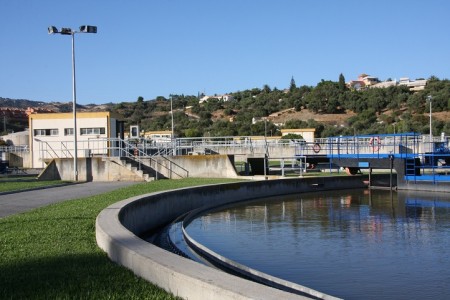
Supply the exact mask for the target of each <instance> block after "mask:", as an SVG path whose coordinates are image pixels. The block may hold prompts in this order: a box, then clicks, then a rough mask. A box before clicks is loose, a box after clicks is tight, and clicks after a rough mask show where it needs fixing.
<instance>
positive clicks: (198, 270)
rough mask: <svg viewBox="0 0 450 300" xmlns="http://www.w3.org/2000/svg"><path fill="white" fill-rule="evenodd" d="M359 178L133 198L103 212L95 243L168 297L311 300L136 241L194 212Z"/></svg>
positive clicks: (358, 182) (354, 183)
mask: <svg viewBox="0 0 450 300" xmlns="http://www.w3.org/2000/svg"><path fill="white" fill-rule="evenodd" d="M366 179H367V178H366V177H364V176H353V177H339V178H336V177H333V178H332V179H327V178H325V177H320V178H319V177H316V178H304V179H298V178H294V179H282V180H268V181H253V182H238V183H230V184H220V185H208V186H201V187H192V188H184V189H178V190H172V191H166V192H160V193H152V194H146V195H141V196H138V197H133V198H130V199H127V200H123V201H121V202H118V203H115V204H113V205H111V206H109V207H107V208H106V209H104V210H103V211H102V212H101V213H100V214H99V215H98V217H97V220H96V239H97V244H98V246H99V247H100V248H101V249H103V250H104V251H105V252H106V253H107V254H108V256H109V257H110V259H111V260H112V261H114V262H116V263H118V264H120V265H122V266H125V267H126V268H128V269H130V270H132V271H133V272H134V273H135V274H136V275H138V276H140V277H142V278H144V279H146V280H148V281H150V282H153V283H154V284H156V285H158V286H160V287H162V288H163V289H165V290H166V291H168V292H171V293H173V294H174V295H177V296H180V297H182V298H186V299H311V298H312V297H311V298H307V297H303V296H299V295H295V294H291V293H288V292H284V291H281V290H277V289H274V288H271V287H267V286H264V285H261V284H258V283H255V282H252V281H249V280H245V279H243V278H239V277H236V276H233V275H230V274H226V273H224V272H221V271H219V270H216V269H213V268H210V267H207V266H204V265H201V264H199V263H197V262H194V261H191V260H188V259H185V258H182V257H181V256H178V255H176V254H172V253H170V252H168V251H165V250H163V249H161V248H159V247H156V246H154V245H152V244H150V243H148V242H146V241H144V240H143V239H141V238H140V236H141V235H143V234H144V233H145V232H148V231H149V230H151V229H156V228H158V227H160V226H162V225H164V224H168V223H169V222H171V221H172V220H174V219H175V218H176V217H178V216H180V215H182V214H184V213H186V212H188V211H191V210H193V209H196V208H200V207H205V208H206V207H214V206H218V205H224V204H228V203H233V202H238V201H244V200H250V199H256V198H261V197H270V196H275V195H285V194H294V193H300V192H312V191H321V190H332V189H346V188H362V187H365V184H364V182H363V181H364V180H366Z"/></svg>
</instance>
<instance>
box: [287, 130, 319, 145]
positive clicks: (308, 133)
mask: <svg viewBox="0 0 450 300" xmlns="http://www.w3.org/2000/svg"><path fill="white" fill-rule="evenodd" d="M315 132H316V129H315V128H297V129H281V136H285V135H288V134H290V133H291V134H298V135H301V136H302V137H303V139H304V140H305V141H306V142H307V143H314V133H315Z"/></svg>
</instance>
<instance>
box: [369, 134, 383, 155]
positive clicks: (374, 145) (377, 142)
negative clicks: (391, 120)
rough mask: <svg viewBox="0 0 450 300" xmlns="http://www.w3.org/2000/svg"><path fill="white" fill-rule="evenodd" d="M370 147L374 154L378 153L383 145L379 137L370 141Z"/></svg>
mask: <svg viewBox="0 0 450 300" xmlns="http://www.w3.org/2000/svg"><path fill="white" fill-rule="evenodd" d="M369 145H370V147H372V150H373V152H378V151H379V150H380V145H381V141H380V138H379V137H378V136H375V137H371V138H370V140H369Z"/></svg>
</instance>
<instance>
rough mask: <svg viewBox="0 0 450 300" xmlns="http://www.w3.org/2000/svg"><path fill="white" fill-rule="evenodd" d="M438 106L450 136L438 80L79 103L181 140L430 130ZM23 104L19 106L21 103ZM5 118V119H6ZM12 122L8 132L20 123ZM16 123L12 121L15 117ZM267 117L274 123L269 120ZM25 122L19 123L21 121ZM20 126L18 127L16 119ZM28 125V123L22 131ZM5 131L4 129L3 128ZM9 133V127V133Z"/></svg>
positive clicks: (6, 106) (445, 96)
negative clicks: (292, 131) (290, 131)
mask: <svg viewBox="0 0 450 300" xmlns="http://www.w3.org/2000/svg"><path fill="white" fill-rule="evenodd" d="M430 97H431V99H432V106H433V132H435V133H440V132H447V133H450V121H449V120H450V109H449V108H450V104H449V103H450V102H449V99H450V81H449V80H439V79H437V78H433V77H432V78H430V79H429V80H428V83H427V86H426V87H425V89H424V90H421V91H412V90H410V89H409V88H408V87H406V86H392V87H389V88H371V89H365V90H350V89H348V88H346V87H345V86H342V85H339V83H337V82H332V81H322V82H320V83H319V84H318V85H317V86H316V87H308V86H301V87H296V86H295V83H294V84H292V83H291V87H290V88H289V89H288V90H278V89H273V90H272V89H271V88H270V87H268V86H267V85H266V86H264V87H263V88H262V89H258V88H254V89H251V90H245V91H238V92H234V93H230V94H227V95H225V96H224V95H222V96H210V97H206V98H207V100H206V101H202V102H200V101H199V98H205V97H203V95H200V97H197V96H185V95H171V99H167V98H165V97H157V98H156V99H154V100H144V99H143V98H142V97H139V98H138V99H137V100H136V101H132V102H121V103H116V104H113V103H109V104H102V105H94V104H91V105H77V110H78V111H105V110H107V111H111V112H113V113H117V114H119V115H122V116H123V119H124V120H125V126H126V128H128V126H130V125H140V127H141V129H142V130H144V131H152V130H171V126H172V115H171V104H172V108H173V125H174V131H175V134H176V135H177V136H178V137H198V136H205V135H207V136H237V135H241V136H244V135H264V134H269V132H270V134H271V135H272V134H273V135H280V134H281V132H280V129H283V128H315V130H316V137H328V136H338V135H353V134H355V133H356V134H382V133H393V132H394V131H395V132H418V133H427V132H429V130H430V128H429V99H430ZM30 106H31V107H33V108H35V110H36V111H38V112H39V111H41V110H42V111H51V112H70V111H72V103H71V102H68V103H61V102H51V103H44V102H39V101H30V100H18V99H5V98H0V109H1V110H2V111H3V112H4V113H3V114H4V115H5V112H6V111H8V110H10V111H12V109H13V108H14V109H15V110H17V109H21V110H25V109H26V107H30ZM18 107H19V108H18ZM4 118H5V117H4ZM9 120H10V119H8V121H7V122H4V124H5V123H6V124H7V126H6V127H7V128H6V129H7V130H10V129H11V128H12V124H10V122H9ZM11 120H12V119H11ZM264 120H267V122H264ZM16 121H17V120H16ZM14 126H15V127H14V130H18V125H17V124H14ZM26 126H27V122H26V118H24V119H23V120H22V123H21V127H22V129H23V128H25V127H26ZM3 129H4V128H3ZM3 131H5V130H3Z"/></svg>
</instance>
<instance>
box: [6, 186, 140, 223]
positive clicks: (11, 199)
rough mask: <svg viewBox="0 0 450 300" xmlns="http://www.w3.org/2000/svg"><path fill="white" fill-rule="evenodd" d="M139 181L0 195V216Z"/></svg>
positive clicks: (60, 187)
mask: <svg viewBox="0 0 450 300" xmlns="http://www.w3.org/2000/svg"><path fill="white" fill-rule="evenodd" d="M137 183H139V182H128V181H114V182H86V183H78V184H71V185H66V186H59V187H49V188H45V189H40V190H33V191H26V192H19V193H13V194H7V195H0V218H4V217H6V216H9V215H13V214H18V213H22V212H26V211H29V210H32V209H35V208H38V207H41V206H46V205H49V204H52V203H57V202H62V201H66V200H72V199H79V198H83V197H89V196H93V195H98V194H102V193H105V192H109V191H112V190H115V189H119V188H122V187H126V186H130V185H133V184H137Z"/></svg>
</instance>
